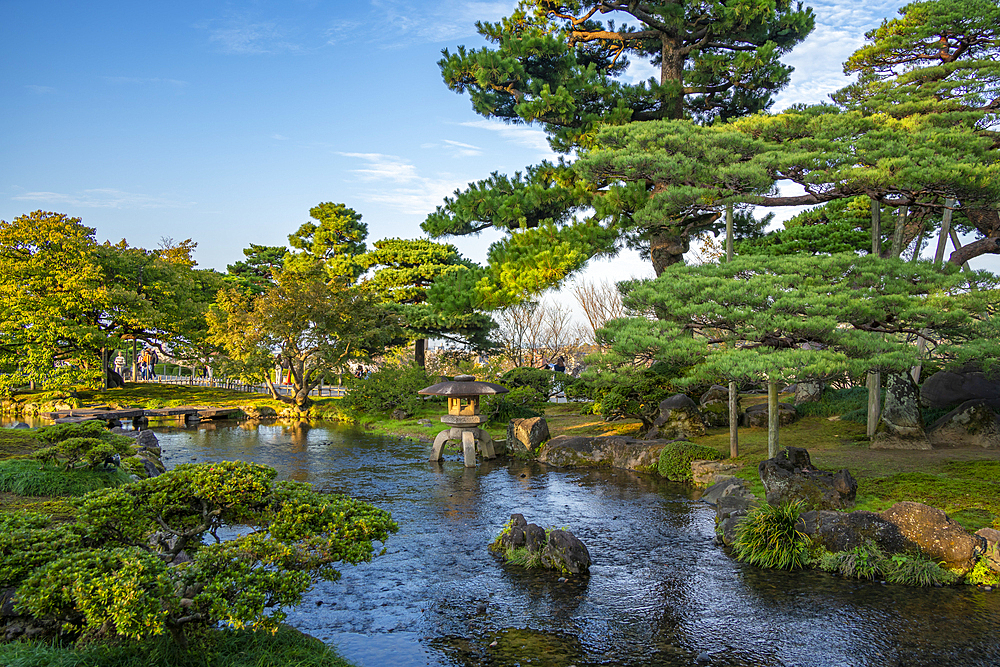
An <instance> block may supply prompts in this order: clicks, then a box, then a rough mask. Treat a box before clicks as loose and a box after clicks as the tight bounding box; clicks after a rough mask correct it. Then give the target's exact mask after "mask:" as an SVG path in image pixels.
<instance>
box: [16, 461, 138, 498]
mask: <svg viewBox="0 0 1000 667" xmlns="http://www.w3.org/2000/svg"><path fill="white" fill-rule="evenodd" d="M131 481H132V478H131V477H130V476H129V475H128V473H126V472H125V471H124V470H121V469H119V468H114V469H111V470H87V469H76V470H65V469H64V468H63V467H62V466H52V465H41V464H39V463H38V461H35V460H33V459H7V460H4V461H0V491H6V492H7V493H13V494H16V495H19V496H30V497H39V496H82V495H84V494H85V493H88V492H90V491H96V490H97V489H105V488H109V487H115V486H121V485H122V484H127V483H129V482H131Z"/></svg>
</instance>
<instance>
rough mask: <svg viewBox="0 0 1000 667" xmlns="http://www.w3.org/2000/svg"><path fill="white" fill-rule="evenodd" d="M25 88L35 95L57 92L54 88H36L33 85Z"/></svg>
mask: <svg viewBox="0 0 1000 667" xmlns="http://www.w3.org/2000/svg"><path fill="white" fill-rule="evenodd" d="M25 88H27V89H28V90H30V91H31V92H33V93H35V94H36V95H47V94H49V93H54V92H56V89H55V88H53V87H52V86H36V85H33V84H29V85H27V86H25Z"/></svg>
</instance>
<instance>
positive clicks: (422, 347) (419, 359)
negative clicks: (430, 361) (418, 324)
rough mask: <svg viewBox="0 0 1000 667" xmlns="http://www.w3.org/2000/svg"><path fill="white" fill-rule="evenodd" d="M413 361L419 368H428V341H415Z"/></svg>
mask: <svg viewBox="0 0 1000 667" xmlns="http://www.w3.org/2000/svg"><path fill="white" fill-rule="evenodd" d="M413 360H414V361H415V362H416V363H417V366H420V367H421V368H426V366H427V339H426V338H418V339H417V340H415V341H413Z"/></svg>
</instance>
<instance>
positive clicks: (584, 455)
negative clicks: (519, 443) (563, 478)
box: [538, 435, 675, 472]
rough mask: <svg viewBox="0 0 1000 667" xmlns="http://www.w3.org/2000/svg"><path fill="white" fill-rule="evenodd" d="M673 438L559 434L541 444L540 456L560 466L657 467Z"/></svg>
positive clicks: (552, 464)
mask: <svg viewBox="0 0 1000 667" xmlns="http://www.w3.org/2000/svg"><path fill="white" fill-rule="evenodd" d="M670 442H675V441H674V440H637V439H635V438H628V437H625V436H620V435H610V436H593V437H587V436H574V435H559V436H556V437H554V438H552V439H551V440H549V441H548V442H546V443H545V444H543V445H542V447H541V449H540V450H539V452H538V460H539V461H541V462H542V463H547V464H548V465H551V466H556V467H558V468H574V467H578V468H595V467H606V468H625V469H628V470H641V471H643V472H651V471H655V470H656V466H657V464H658V463H659V461H660V452H661V451H662V450H663V448H664V447H666V446H667V443H670Z"/></svg>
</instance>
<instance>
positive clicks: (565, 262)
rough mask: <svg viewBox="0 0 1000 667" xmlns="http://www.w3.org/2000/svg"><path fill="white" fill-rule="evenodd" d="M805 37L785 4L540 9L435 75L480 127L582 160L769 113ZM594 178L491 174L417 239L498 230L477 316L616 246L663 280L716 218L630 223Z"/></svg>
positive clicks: (798, 17)
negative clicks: (636, 140)
mask: <svg viewBox="0 0 1000 667" xmlns="http://www.w3.org/2000/svg"><path fill="white" fill-rule="evenodd" d="M630 22H634V23H630ZM812 27H813V15H812V12H811V10H809V9H803V8H802V7H801V4H796V3H792V2H786V1H779V2H763V1H762V2H734V1H729V2H722V1H713V2H707V3H706V2H687V1H683V2H662V3H647V4H641V5H640V4H636V3H625V2H607V1H604V2H592V1H585V2H572V3H559V2H550V1H547V0H538V1H536V2H522V3H521V4H520V5H518V7H517V9H516V10H515V12H514V13H513V14H512V15H511V16H510V17H508V18H505V19H503V20H502V21H500V22H498V23H478V24H477V28H478V30H479V32H480V34H482V35H483V36H484V37H485V38H486V39H487V40H488V41H489V42H491V43H492V44H494V45H495V47H484V48H482V49H478V50H468V49H465V48H462V47H460V48H459V49H458V50H457V52H456V53H450V52H449V51H447V50H446V51H445V52H444V58H443V59H442V60H441V61H440V63H439V64H440V66H441V70H442V74H443V75H444V78H445V82H446V83H447V85H448V86H449V87H450V88H452V89H453V90H456V91H457V92H461V93H466V92H467V93H468V94H469V96H470V98H471V100H472V103H473V108H474V109H475V110H476V111H477V112H478V113H480V114H482V115H484V116H487V117H493V118H499V119H502V120H505V121H508V122H514V123H532V122H537V123H540V124H541V125H542V126H543V128H544V129H545V131H546V133H547V134H548V136H549V140H550V144H551V145H552V147H553V148H554V149H555V150H557V151H559V152H563V153H568V152H571V151H574V150H579V149H586V148H589V147H591V146H593V144H594V141H595V138H596V136H597V132H598V131H599V129H600V128H601V127H605V126H622V127H629V126H640V125H643V124H644V123H645V122H649V121H655V120H660V119H679V118H690V119H695V120H697V121H698V122H709V121H712V120H715V119H721V120H725V119H728V118H732V117H736V116H740V115H743V114H747V113H752V112H756V111H761V110H764V109H766V108H767V107H768V106H769V105H770V103H771V95H772V94H773V93H774V92H776V91H777V90H779V89H780V88H781V87H783V86H784V85H785V84H786V83H787V81H788V76H789V73H790V72H791V68H789V67H787V66H785V65H783V64H781V62H780V57H781V56H782V55H783V54H785V53H787V51H788V50H789V49H791V48H792V47H793V46H794V45H795V44H797V43H798V42H800V41H801V40H802V39H804V38H805V36H806V35H807V34H809V32H810V31H811V30H812ZM629 58H635V59H637V60H639V59H641V60H646V61H648V62H650V63H651V64H652V65H653V66H654V67H656V68H657V70H658V72H659V77H655V78H651V79H650V80H648V81H645V82H641V83H628V82H627V81H626V72H627V69H628V65H629V62H630V60H629ZM592 175H593V174H590V175H588V177H586V178H583V177H581V175H580V174H579V173H577V171H576V170H575V169H574V168H573V166H572V165H571V164H570V163H568V162H566V161H565V160H560V162H559V163H558V164H553V163H548V162H544V163H542V164H540V165H537V166H534V167H529V168H528V169H527V170H526V171H525V172H524V174H523V175H522V174H520V173H518V174H515V175H514V176H513V177H507V176H502V175H499V174H493V175H492V176H491V177H490V178H488V179H485V180H482V181H479V182H477V183H473V184H470V186H469V188H468V189H467V190H465V191H457V192H456V193H455V196H454V197H453V198H449V199H446V200H445V203H444V205H443V206H441V207H438V209H437V211H436V212H435V213H433V214H431V215H430V216H428V218H427V220H426V221H425V222H424V225H423V228H424V230H425V231H427V232H428V233H429V234H431V236H434V237H439V236H446V235H456V234H470V233H476V232H478V231H480V230H482V229H485V228H487V227H494V228H498V229H503V230H505V231H506V232H507V233H508V236H507V237H505V238H504V239H502V240H501V241H498V242H497V243H495V244H494V245H493V247H492V248H491V249H490V262H489V264H490V265H489V270H488V272H487V274H486V275H485V276H484V278H483V280H481V281H480V284H479V291H480V292H481V293H482V296H483V299H484V300H485V301H486V302H493V303H494V304H495V305H504V304H505V303H510V302H512V301H515V300H517V299H518V298H522V297H523V295H524V293H526V292H527V293H535V292H538V291H541V290H542V289H544V288H546V287H550V286H553V285H557V284H559V282H560V281H561V280H562V279H563V278H565V277H566V276H567V275H569V274H570V273H572V272H574V271H577V270H579V269H580V268H582V267H583V266H584V265H585V264H586V262H587V261H588V260H589V259H590V258H591V257H593V256H595V255H601V254H605V255H612V254H614V253H615V252H616V251H617V250H618V249H620V248H621V247H623V246H630V247H634V248H637V249H639V250H640V252H642V253H643V254H644V255H645V256H647V257H649V258H650V259H651V261H652V262H653V265H654V268H655V269H656V270H657V272H659V271H662V269H663V268H664V267H666V266H667V265H669V264H671V263H673V262H676V261H679V260H680V258H681V256H682V255H683V253H684V252H685V251H686V250H687V248H688V243H689V238H690V234H691V233H693V232H696V231H703V230H705V229H709V228H711V227H712V226H713V225H714V224H716V222H717V219H718V217H719V216H718V215H717V214H709V215H705V216H701V217H700V218H699V219H698V221H697V223H695V224H692V222H693V221H692V220H685V221H678V220H675V219H671V218H669V217H653V216H647V217H646V218H645V219H638V218H636V217H634V215H633V214H634V213H635V211H636V210H637V209H636V201H635V194H634V193H633V196H632V197H630V198H619V197H617V196H613V195H612V196H607V193H606V192H604V190H605V189H606V188H607V187H608V186H609V185H610V184H611V182H610V181H609V180H608V179H605V178H601V177H597V178H592V177H590V176H592ZM643 185H644V186H648V187H649V188H653V187H654V184H652V183H644V184H643ZM591 208H593V209H594V210H593V211H591Z"/></svg>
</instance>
